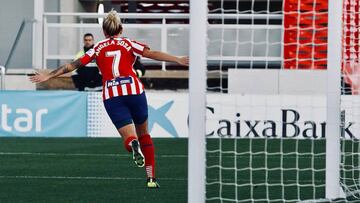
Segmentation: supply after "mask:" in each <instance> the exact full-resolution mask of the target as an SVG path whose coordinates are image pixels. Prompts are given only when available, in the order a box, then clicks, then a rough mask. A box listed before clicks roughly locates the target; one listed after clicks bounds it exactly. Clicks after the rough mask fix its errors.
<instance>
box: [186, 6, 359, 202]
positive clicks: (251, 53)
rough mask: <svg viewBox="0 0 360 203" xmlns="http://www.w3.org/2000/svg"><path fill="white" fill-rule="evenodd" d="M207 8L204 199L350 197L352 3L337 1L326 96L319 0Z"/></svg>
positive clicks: (355, 63)
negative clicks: (332, 88)
mask: <svg viewBox="0 0 360 203" xmlns="http://www.w3.org/2000/svg"><path fill="white" fill-rule="evenodd" d="M207 6H208V18H207V20H208V31H207V33H208V35H207V81H206V85H207V86H206V87H207V90H206V195H205V199H206V202H301V201H309V202H312V201H315V202H330V201H339V202H341V201H345V199H347V201H354V202H356V201H359V198H360V194H359V187H360V185H359V184H360V176H359V172H360V168H359V163H360V162H359V161H360V156H359V149H360V148H359V147H360V143H359V142H358V139H357V138H358V137H359V135H358V133H359V132H360V131H359V130H360V129H359V127H358V123H357V122H358V121H360V114H359V113H360V112H359V106H358V105H359V104H360V99H359V97H358V96H357V95H358V87H359V86H358V85H359V84H360V83H359V82H358V81H360V80H359V74H357V73H358V72H357V71H358V69H357V68H360V65H359V60H358V59H359V2H358V1H357V0H344V5H343V9H342V7H339V8H338V9H339V12H341V11H342V14H343V21H344V30H343V38H342V44H343V47H342V50H343V51H342V52H343V54H342V58H343V61H342V68H341V67H340V65H339V66H338V69H337V70H338V73H339V75H338V78H336V80H334V81H332V82H333V84H338V87H339V88H338V89H339V94H338V95H335V97H333V96H334V94H332V96H329V87H328V84H329V83H331V82H328V80H331V78H329V71H330V69H331V68H329V67H330V66H329V64H328V57H327V56H328V46H329V45H328V28H329V27H328V24H329V19H331V18H330V16H329V15H331V14H332V13H330V12H329V2H328V0H282V1H279V0H208V4H207ZM329 29H330V28H329ZM340 41H341V38H340V39H339V42H340ZM338 53H339V54H338V58H341V56H340V55H341V51H340V50H339V51H338ZM330 57H332V56H330ZM339 64H340V60H339ZM190 68H191V67H190ZM340 69H341V70H342V71H341V73H342V75H340ZM331 70H335V72H336V68H335V69H334V68H332V69H331ZM359 70H360V69H359ZM190 74H191V72H190ZM341 76H342V77H341ZM340 77H341V78H340ZM340 80H341V81H342V82H341V84H342V86H341V92H342V93H343V94H344V95H343V96H341V106H340V105H339V106H338V109H337V108H336V107H335V108H333V106H329V101H330V103H331V101H332V100H333V99H334V98H335V99H336V98H338V99H339V101H340ZM190 84H191V82H190ZM330 93H333V92H330ZM345 94H347V95H345ZM190 97H191V91H190ZM340 108H341V110H342V112H343V113H342V114H341V116H340ZM332 109H334V110H332ZM329 112H330V113H329ZM331 112H332V113H331ZM191 113H192V112H190V114H191ZM329 117H330V118H335V121H336V118H338V119H339V123H336V122H335V123H334V122H331V119H330V120H329ZM340 117H341V120H340ZM340 121H341V126H340ZM190 126H191V124H190ZM340 127H341V130H340ZM190 136H192V135H191V134H190ZM340 136H341V137H342V139H341V147H340V146H338V145H336V139H338V140H340ZM329 137H332V138H335V139H332V140H335V144H334V145H333V146H334V149H331V150H333V151H335V152H338V155H339V163H338V164H337V162H336V161H337V159H336V157H334V164H333V165H332V166H333V167H329V165H328V164H329V163H328V164H327V162H326V160H329V151H331V150H330V148H329V147H327V146H329V145H327V142H329V140H328V138H329ZM330 146H331V145H330ZM340 149H341V150H340ZM340 154H341V159H340ZM327 167H328V168H327ZM329 168H330V169H331V170H329ZM190 170H191V168H190ZM329 171H330V172H329ZM333 171H335V172H334V173H333ZM329 174H330V175H329ZM332 174H334V175H333V177H332V178H331V175H332ZM337 174H339V176H340V177H339V178H337ZM329 177H330V178H329ZM332 183H335V186H330V187H329V184H332ZM329 188H330V189H331V188H332V190H333V191H338V194H330V195H329V193H331V190H330V189H329ZM334 188H335V189H334ZM329 191H330V192H329ZM334 197H336V199H333V198H334Z"/></svg>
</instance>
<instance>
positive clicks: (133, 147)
mask: <svg viewBox="0 0 360 203" xmlns="http://www.w3.org/2000/svg"><path fill="white" fill-rule="evenodd" d="M118 131H119V133H120V135H121V137H122V138H123V140H124V147H125V149H126V150H127V151H128V152H132V154H133V160H134V162H135V164H136V165H137V166H138V167H144V165H145V156H144V155H143V152H142V150H141V147H140V143H139V140H138V138H137V136H136V132H135V127H134V124H133V123H131V124H127V125H125V126H123V127H120V128H118Z"/></svg>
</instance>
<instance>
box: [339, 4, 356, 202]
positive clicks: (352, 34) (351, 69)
mask: <svg viewBox="0 0 360 203" xmlns="http://www.w3.org/2000/svg"><path fill="white" fill-rule="evenodd" d="M359 46H360V2H359V1H357V0H344V1H343V30H342V94H343V96H342V97H341V103H342V117H341V121H342V140H341V151H342V156H341V176H340V177H341V185H342V187H343V189H344V191H345V193H346V196H347V197H348V199H350V200H352V201H356V200H357V201H359V199H360V193H359V192H360V165H359V164H360V154H359V153H360V143H359V136H360V135H359V132H360V126H359V121H360V110H359V109H360V108H359V107H360V96H359V93H360V91H359V90H360V50H359V48H360V47H359ZM349 109H350V110H349Z"/></svg>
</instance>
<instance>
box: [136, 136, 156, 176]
mask: <svg viewBox="0 0 360 203" xmlns="http://www.w3.org/2000/svg"><path fill="white" fill-rule="evenodd" d="M139 142H140V146H141V151H142V152H143V154H144V156H145V169H146V175H147V177H149V178H154V177H155V148H154V144H153V142H152V139H151V137H150V135H149V134H145V135H142V136H140V137H139Z"/></svg>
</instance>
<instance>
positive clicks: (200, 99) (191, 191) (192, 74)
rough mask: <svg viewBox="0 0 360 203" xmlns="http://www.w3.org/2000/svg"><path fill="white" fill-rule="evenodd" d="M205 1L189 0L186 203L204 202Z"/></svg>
mask: <svg viewBox="0 0 360 203" xmlns="http://www.w3.org/2000/svg"><path fill="white" fill-rule="evenodd" d="M206 36H207V0H190V46H189V47H190V67H189V69H190V70H189V142H188V143H189V145H188V154H189V156H188V157H189V158H188V202H189V203H200V202H205V171H206V165H205V161H206V146H205V144H206V143H205V119H206V115H205V105H206V104H205V101H206V98H205V96H206V95H205V91H206V69H207V60H206V48H207V47H206V42H207V38H206Z"/></svg>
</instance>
